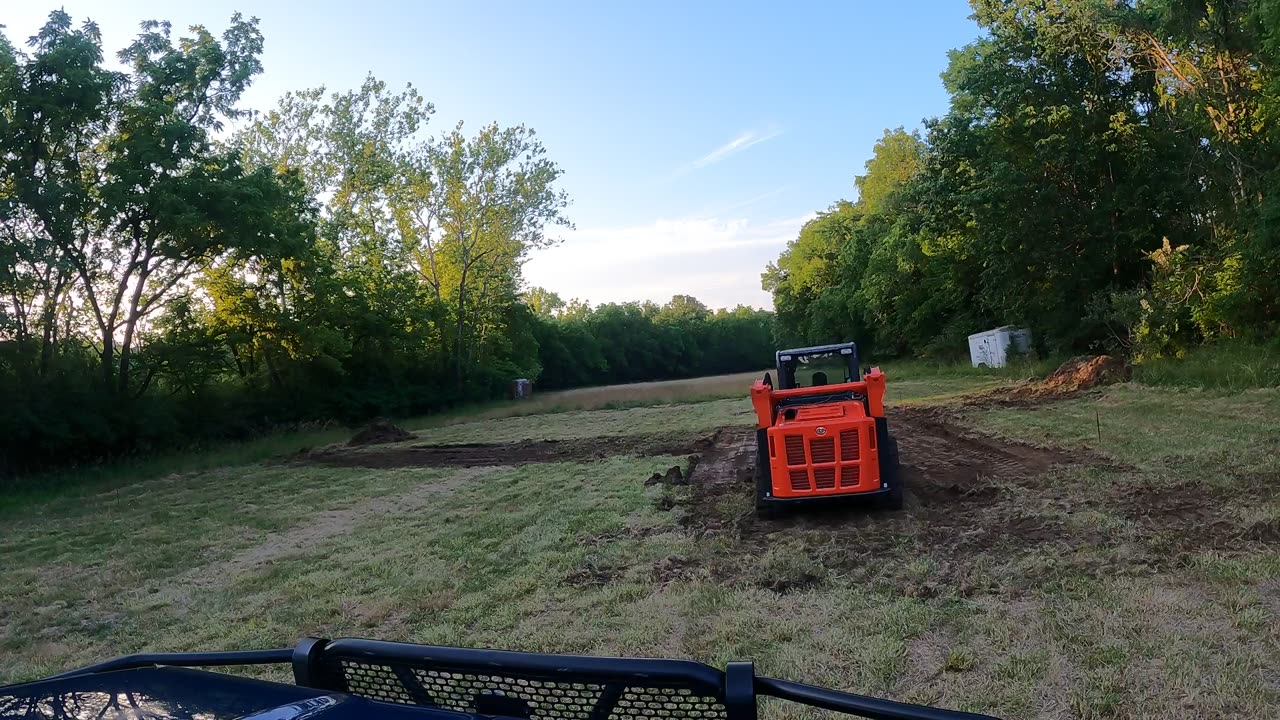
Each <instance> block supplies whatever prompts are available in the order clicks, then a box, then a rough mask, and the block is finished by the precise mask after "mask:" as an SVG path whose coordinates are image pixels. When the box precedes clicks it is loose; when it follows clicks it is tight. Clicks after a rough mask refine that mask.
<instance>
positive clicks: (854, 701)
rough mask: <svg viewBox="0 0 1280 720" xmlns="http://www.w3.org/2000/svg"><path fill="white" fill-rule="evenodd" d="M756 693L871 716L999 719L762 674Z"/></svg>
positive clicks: (908, 719) (913, 719)
mask: <svg viewBox="0 0 1280 720" xmlns="http://www.w3.org/2000/svg"><path fill="white" fill-rule="evenodd" d="M756 693H757V694H758V695H768V696H769V697H775V698H779V699H781V700H790V701H791V702H797V703H800V704H802V705H811V706H813V707H819V708H823V709H824V710H834V711H836V712H842V713H848V714H852V715H860V716H862V717H865V718H871V719H872V720H998V718H994V717H992V716H990V715H978V714H976V713H968V712H961V711H959V710H944V709H942V708H932V707H926V706H924V705H912V704H911V703H901V702H895V701H893V700H882V699H880V698H873V697H867V696H866V695H854V694H853V693H847V692H841V691H839V690H827V689H826V688H820V687H815V686H813V685H805V684H804V683H798V682H791V681H790V680H776V679H774V678H767V677H760V676H756Z"/></svg>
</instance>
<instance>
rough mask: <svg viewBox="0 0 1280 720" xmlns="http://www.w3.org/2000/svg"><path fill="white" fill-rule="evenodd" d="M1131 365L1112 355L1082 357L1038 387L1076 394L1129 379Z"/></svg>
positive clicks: (1065, 365) (1062, 367) (1062, 368)
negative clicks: (1079, 391)
mask: <svg viewBox="0 0 1280 720" xmlns="http://www.w3.org/2000/svg"><path fill="white" fill-rule="evenodd" d="M1129 376H1130V370H1129V365H1128V363H1126V362H1125V361H1124V360H1122V359H1121V358H1117V357H1113V356H1111V355H1093V356H1090V355H1081V356H1078V357H1073V358H1071V359H1070V360H1068V361H1066V362H1064V363H1062V365H1061V366H1060V367H1059V368H1058V369H1057V370H1054V371H1053V374H1052V375H1050V376H1049V377H1047V378H1045V379H1044V380H1042V381H1041V382H1039V383H1038V385H1039V386H1040V387H1042V388H1044V389H1046V390H1056V391H1058V392H1076V391H1078V390H1088V389H1089V388H1095V387H1098V386H1099V385H1111V384H1113V383H1119V382H1125V381H1127V380H1128V379H1129Z"/></svg>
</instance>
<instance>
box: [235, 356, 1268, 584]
mask: <svg viewBox="0 0 1280 720" xmlns="http://www.w3.org/2000/svg"><path fill="white" fill-rule="evenodd" d="M1116 363H1117V361H1113V360H1112V359H1110V358H1105V357H1101V358H1077V359H1076V360H1074V361H1072V362H1070V363H1067V364H1066V365H1064V366H1063V367H1062V368H1060V369H1059V371H1058V372H1057V373H1055V374H1054V375H1053V376H1051V377H1050V378H1049V379H1048V380H1046V381H1044V382H1042V383H1037V384H1033V385H1027V386H1023V387H1022V388H1017V389H1015V390H1013V391H1005V393H1006V395H1005V396H1003V397H1004V398H1005V399H1006V400H1007V401H1009V402H1017V403H1019V404H1034V403H1035V402H1037V401H1042V400H1044V399H1046V398H1048V397H1057V396H1060V394H1062V393H1074V392H1078V391H1081V390H1085V389H1088V388H1090V387H1093V386H1095V385H1096V384H1097V383H1101V382H1109V381H1111V380H1113V379H1116V378H1123V377H1124V375H1123V372H1124V371H1125V368H1123V366H1122V365H1117V364H1116ZM1018 393H1021V394H1018ZM969 411H973V407H972V406H969ZM889 421H890V428H891V431H892V433H893V434H894V436H895V437H896V438H897V440H898V445H899V449H900V453H901V458H902V470H901V472H902V476H903V478H904V479H905V482H906V486H907V498H906V507H905V508H904V509H903V510H902V511H899V512H886V511H883V510H879V509H876V508H874V507H871V506H870V505H869V504H868V503H865V502H858V501H857V500H856V499H850V500H846V501H835V502H832V503H831V504H830V505H829V506H825V507H809V508H806V509H804V510H803V511H800V512H794V513H790V514H786V515H783V516H782V517H780V518H774V519H769V520H763V519H760V518H757V517H756V515H755V513H754V510H753V507H752V496H753V493H754V485H753V482H752V475H753V467H754V463H755V433H754V430H753V429H752V428H750V427H742V426H736V427H726V428H720V429H718V430H716V431H714V432H710V433H706V434H703V435H701V436H697V437H692V438H691V437H689V436H688V435H675V434H654V435H633V436H604V437H594V438H577V439H570V440H526V441H520V442H512V443H470V444H454V445H426V444H418V445H411V444H403V443H402V444H399V445H392V446H382V447H373V448H366V447H360V448H347V447H330V448H325V449H321V450H317V451H313V452H310V453H307V454H305V455H302V456H300V458H299V461H301V462H309V463H315V464H322V465H333V466H346V467H373V468H393V467H489V466H500V465H520V464H527V463H546V462H590V461H594V460H601V459H605V458H609V457H615V456H637V457H652V456H686V457H687V458H688V462H687V465H686V466H685V467H684V468H682V467H681V466H678V465H677V466H673V467H671V468H670V469H668V470H666V471H665V472H658V473H654V474H653V475H652V476H650V477H649V478H647V479H644V478H636V481H637V482H644V483H645V484H646V485H659V486H662V487H663V490H662V491H661V492H659V493H657V494H656V495H655V497H654V504H655V507H656V508H657V509H658V510H660V511H664V512H665V511H672V510H676V509H677V508H680V509H681V510H682V512H681V514H680V518H681V520H680V521H681V523H682V524H683V526H684V528H685V530H686V531H688V532H690V533H692V534H694V535H695V536H708V535H711V536H718V537H720V538H722V539H723V538H729V539H730V540H731V541H732V542H731V544H730V550H729V551H728V552H727V553H723V554H721V555H719V556H716V557H707V558H703V557H699V558H692V559H689V558H672V559H671V560H670V562H666V563H663V564H661V565H660V566H658V567H655V568H654V569H653V576H654V578H655V580H656V581H657V582H659V583H664V584H665V583H669V582H672V581H674V580H677V579H680V578H682V577H685V576H687V575H689V574H690V573H691V572H693V571H694V566H695V564H699V567H698V570H697V572H699V573H704V574H706V575H709V576H710V577H713V578H716V579H718V580H719V581H724V582H743V583H748V584H751V585H754V586H756V587H761V588H765V589H769V590H772V591H774V592H778V593H789V592H799V591H803V590H805V589H807V588H809V587H812V586H814V585H817V584H820V583H822V582H824V581H825V577H824V576H822V575H820V574H818V573H824V572H825V573H836V574H846V575H851V576H855V577H858V578H863V579H865V580H867V581H870V582H875V581H877V580H880V579H886V580H891V581H892V582H894V584H895V586H896V587H898V588H899V590H901V591H902V592H904V593H905V594H907V595H911V596H922V597H929V596H932V595H936V594H939V593H941V592H943V591H947V592H960V593H962V594H971V593H985V592H997V591H999V592H1008V591H1009V586H1010V582H1011V578H1016V582H1014V584H1015V585H1017V586H1019V587H1022V588H1031V587H1034V585H1035V583H1036V579H1037V575H1038V574H1044V573H1051V572H1053V570H1052V568H1053V567H1059V568H1060V567H1061V566H1062V565H1067V566H1070V567H1073V568H1075V569H1078V570H1080V571H1083V572H1088V573H1109V574H1114V573H1130V574H1132V573H1137V574H1146V573H1151V572H1156V571H1159V570H1160V569H1162V568H1165V567H1168V566H1169V565H1171V564H1176V563H1178V562H1180V558H1181V557H1182V556H1183V555H1185V554H1186V553H1189V552H1198V551H1203V550H1205V549H1214V550H1221V551H1224V552H1228V551H1232V550H1234V549H1237V548H1238V547H1239V546H1240V545H1241V544H1257V543H1273V544H1280V527H1277V526H1276V525H1275V524H1274V523H1267V522H1257V523H1254V524H1253V525H1248V526H1246V525H1245V524H1244V523H1242V522H1241V521H1240V520H1239V518H1238V517H1237V516H1235V515H1232V514H1230V512H1229V511H1227V510H1225V509H1224V502H1225V501H1227V500H1234V501H1237V502H1238V501H1239V500H1240V499H1241V496H1240V495H1239V493H1237V496H1236V497H1233V498H1223V497H1217V496H1216V495H1215V492H1214V491H1213V490H1211V489H1210V488H1209V487H1207V486H1206V485H1204V484H1200V483H1196V482H1194V481H1187V482H1185V483H1183V484H1179V485H1176V486H1160V487H1155V486H1149V485H1142V484H1126V483H1123V482H1112V481H1110V480H1108V481H1103V482H1098V483H1094V484H1091V486H1090V487H1088V488H1085V487H1080V486H1079V485H1080V480H1079V478H1080V477H1081V474H1080V473H1079V472H1074V473H1064V472H1062V470H1063V469H1064V468H1069V467H1072V466H1076V467H1079V466H1090V467H1093V468H1095V469H1096V470H1097V471H1098V472H1099V473H1102V474H1103V475H1106V474H1108V473H1110V474H1111V477H1113V478H1114V477H1115V476H1116V474H1117V473H1122V472H1124V471H1126V470H1129V468H1122V467H1117V466H1115V465H1112V464H1109V463H1108V462H1107V461H1105V460H1102V459H1101V458H1098V457H1096V456H1092V455H1090V454H1089V453H1088V452H1087V451H1083V450H1076V451H1073V450H1066V449H1054V448H1044V447H1036V446H1031V445H1023V444H1018V443H1012V442H1007V441H1004V440H1000V439H997V438H993V437H989V436H985V435H981V434H978V433H974V432H973V431H972V430H971V429H970V428H969V427H967V426H966V425H965V423H964V422H963V421H962V420H961V419H960V418H959V416H957V415H956V414H955V411H954V410H949V409H946V408H911V407H908V408H895V409H892V410H891V411H890V415H889ZM392 427H393V428H394V426H392ZM384 435H387V436H390V433H384ZM373 442H379V441H377V440H374V441H373ZM1276 481H1277V479H1276V478H1266V479H1260V480H1259V481H1258V482H1257V483H1245V484H1244V485H1243V487H1244V488H1245V489H1244V490H1243V491H1242V492H1243V493H1244V494H1245V495H1249V496H1250V497H1252V496H1256V497H1257V498H1258V499H1259V500H1261V499H1263V498H1264V496H1268V493H1269V492H1270V490H1267V488H1274V487H1275V486H1276V485H1277V482H1276ZM685 486H687V487H685ZM668 488H669V489H668ZM607 541H608V539H606V538H602V539H601V542H607ZM779 542H786V543H790V544H791V545H793V546H795V547H798V548H799V552H802V553H804V554H806V555H807V560H808V561H809V562H810V563H816V565H815V567H818V571H817V573H806V572H800V570H799V569H798V568H787V569H783V570H779V571H778V572H779V576H778V577H773V576H772V575H771V574H770V571H764V570H762V569H761V567H760V564H759V563H758V562H757V559H758V558H759V557H761V555H762V554H763V553H766V552H768V551H769V549H770V548H771V547H773V546H775V545H777V544H778V543H779ZM249 560H250V561H251V562H252V561H255V560H257V559H256V558H250V559H249ZM921 560H924V561H927V562H928V565H927V567H928V568H929V572H928V576H927V577H923V578H921V577H914V576H910V577H908V576H906V575H910V573H908V572H907V571H906V570H904V568H908V567H909V566H912V565H913V564H914V565H915V566H917V567H918V566H919V562H917V561H921ZM993 567H995V568H997V570H993ZM618 572H619V571H618V569H617V568H609V567H584V568H581V569H579V570H578V571H575V572H574V573H573V574H572V575H570V576H569V577H566V578H564V582H565V583H566V584H568V585H573V586H593V585H599V584H604V583H607V582H608V581H609V580H611V579H612V578H613V577H615V576H616V574H617V573H618ZM797 573H798V574H797Z"/></svg>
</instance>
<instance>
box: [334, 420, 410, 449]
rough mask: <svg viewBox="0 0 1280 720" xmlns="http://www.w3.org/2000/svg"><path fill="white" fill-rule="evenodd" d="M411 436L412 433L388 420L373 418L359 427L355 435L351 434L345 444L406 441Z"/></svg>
mask: <svg viewBox="0 0 1280 720" xmlns="http://www.w3.org/2000/svg"><path fill="white" fill-rule="evenodd" d="M413 438H414V434H413V433H411V432H409V431H408V430H405V429H404V428H401V427H397V426H395V425H392V424H391V421H389V420H374V421H373V422H371V423H369V424H368V425H365V426H364V427H363V428H360V430H359V431H358V432H357V433H356V434H355V435H352V436H351V439H350V440H348V441H347V446H348V447H361V446H364V445H385V444H387V443H398V442H406V441H408V440H412V439H413Z"/></svg>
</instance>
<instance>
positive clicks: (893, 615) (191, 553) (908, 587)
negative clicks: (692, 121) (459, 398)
mask: <svg viewBox="0 0 1280 720" xmlns="http://www.w3.org/2000/svg"><path fill="white" fill-rule="evenodd" d="M897 376H898V377H899V378H900V380H894V379H893V378H894V377H895V375H894V373H893V371H892V369H890V377H891V395H892V397H891V400H892V401H893V402H894V407H893V410H892V413H893V415H891V417H893V418H895V419H893V420H891V422H893V423H895V427H896V428H898V432H899V434H900V437H901V439H902V443H903V462H904V464H906V465H907V466H908V467H909V469H910V473H909V475H910V477H911V479H912V482H913V485H912V490H911V491H910V492H909V494H908V506H907V509H906V510H904V511H902V512H901V513H893V514H884V513H878V512H875V511H871V510H868V509H865V508H857V507H853V508H844V509H841V510H839V511H837V512H828V513H820V514H817V515H815V516H812V517H810V516H803V517H795V518H787V519H784V520H781V521H773V522H764V521H757V520H755V519H754V518H753V517H751V515H750V513H749V504H750V498H749V490H748V488H747V487H746V486H745V485H742V484H740V483H739V484H735V483H734V482H733V481H732V480H733V478H732V477H729V482H728V483H727V484H723V485H714V486H700V485H699V481H698V479H699V477H700V475H699V473H702V472H704V470H701V469H699V470H695V471H694V476H693V477H694V483H693V485H692V486H689V487H670V486H667V485H663V484H653V485H646V483H645V480H646V479H647V478H649V477H650V476H651V475H652V474H654V473H661V472H664V471H665V470H666V469H667V468H670V467H672V466H684V465H685V464H686V463H687V453H686V452H685V450H684V449H683V446H682V443H684V444H693V445H696V444H697V442H696V441H697V440H698V439H700V438H708V437H711V436H712V434H713V433H716V431H717V430H720V432H719V434H717V435H715V437H716V438H718V440H717V442H721V441H722V440H723V438H725V437H728V436H730V435H732V434H734V433H742V430H741V429H744V428H748V427H749V426H750V425H751V423H752V422H753V420H754V418H753V415H752V413H751V409H750V405H749V403H748V402H747V400H746V398H745V392H744V391H743V389H742V386H743V384H744V382H745V381H749V379H750V378H749V376H729V377H726V378H721V379H713V380H710V381H706V382H703V383H699V382H694V381H680V383H681V384H679V385H674V386H673V385H671V384H668V385H667V386H665V387H664V386H661V384H644V385H635V386H622V387H621V388H620V389H617V390H614V391H609V390H599V389H598V390H593V391H571V392H569V393H562V394H559V396H557V397H554V398H553V396H552V395H551V394H546V395H543V396H542V398H540V399H538V400H536V401H535V402H541V403H545V404H543V405H536V406H531V405H529V404H528V403H526V404H521V405H513V406H506V407H497V408H485V409H483V410H481V411H480V412H479V413H477V414H475V415H472V416H452V417H448V418H433V419H429V420H424V421H420V422H417V423H410V424H409V426H410V427H412V428H414V429H416V430H417V433H416V434H417V436H418V437H417V438H415V440H413V441H411V442H408V443H402V444H398V445H390V446H373V447H367V448H360V449H355V450H350V451H347V450H333V451H332V452H333V453H336V455H334V457H348V458H350V457H354V458H356V462H357V463H363V465H359V464H358V465H356V466H338V465H334V464H327V463H326V462H321V461H320V459H322V458H324V457H330V456H326V455H317V454H316V453H301V454H299V453H297V452H296V450H297V449H298V448H299V447H303V446H315V445H318V444H321V442H334V441H335V440H337V439H338V437H336V436H335V435H336V433H335V432H334V431H325V432H324V433H321V434H318V435H314V436H312V438H311V439H309V440H308V439H307V438H295V439H294V440H293V441H291V442H289V443H287V444H285V445H282V446H279V447H276V448H275V450H276V451H277V453H276V454H274V457H270V458H267V459H264V457H266V456H267V455H268V454H271V453H265V452H263V453H261V454H256V453H255V454H250V455H240V456H236V455H228V454H223V455H220V456H215V455H207V456H204V459H202V460H191V461H189V462H190V465H187V466H179V467H178V469H177V471H176V472H169V473H167V474H163V475H158V476H157V475H154V474H142V475H140V476H139V477H141V478H143V479H137V478H131V480H133V481H131V482H127V483H126V482H113V483H112V484H111V486H110V488H109V489H107V490H103V491H97V492H92V493H88V494H86V493H85V492H77V493H70V492H68V493H61V494H55V495H43V496H31V497H28V498H26V499H24V500H22V501H21V502H11V503H10V504H9V505H7V506H5V507H4V508H3V509H0V523H2V524H3V527H4V531H3V533H2V534H0V656H2V657H4V658H5V662H4V663H2V664H0V683H2V682H8V681H15V680H22V679H28V678H33V677H37V676H40V675H45V674H49V673H52V672H55V671H59V670H63V669H66V668H69V667H72V666H75V665H79V664H84V663H88V662H92V661H94V660H99V659H102V658H105V657H107V656H111V655H117V654H122V653H126V652H134V651H139V650H144V649H152V650H194V649H221V648H239V647H266V646H277V645H287V644H291V643H292V642H293V641H295V640H296V639H297V638H298V637H301V636H302V635H306V634H319V635H327V636H341V635H356V636H367V637H377V638H385V639H396V640H409V641H417V642H427V643H440V644H459V645H472V646H489V647H506V648H516V649H526V650H541V651H562V652H578V653H589V654H633V655H653V656H671V657H686V658H694V659H699V660H704V661H708V662H713V663H723V662H724V661H727V660H730V659H741V658H751V659H754V660H756V662H757V665H758V667H759V669H760V671H761V672H764V673H767V674H773V675H776V676H782V677H787V678H791V679H796V680H802V681H806V682H814V683H819V684H825V685H829V686H833V687H840V688H845V689H850V690H856V691H861V692H869V693H876V694H882V695H888V696H892V697H896V698H899V699H906V700H913V701H921V702H929V703H939V704H942V705H944V706H950V707H957V708H963V709H969V710H978V711H985V712H991V713H995V714H998V715H1004V716H1007V717H1048V718H1103V717H1115V718H1139V717H1198V718H1210V717H1223V718H1225V717H1270V716H1275V715H1277V714H1278V713H1280V685H1278V684H1277V682H1276V678H1277V677H1280V629H1278V628H1280V623H1277V622H1276V621H1277V613H1280V554H1278V553H1277V549H1278V548H1280V493H1277V490H1276V488H1277V480H1280V477H1277V471H1276V464H1275V462H1274V458H1275V456H1276V453H1277V451H1280V391H1277V390H1274V389H1271V390H1250V391H1245V392H1235V393H1229V392H1225V391H1203V390H1182V389H1173V388H1150V387H1144V386H1139V385H1132V384H1127V385H1119V386H1113V387H1111V388H1108V389H1106V390H1105V391H1098V392H1094V393H1090V394H1085V395H1079V396H1075V397H1072V398H1068V399H1063V400H1059V401H1054V402H1043V403H1040V404H1034V405H1033V404H1028V403H1025V402H1024V403H1003V404H1002V403H999V402H975V401H974V400H973V399H972V397H971V396H970V397H964V395H965V393H974V392H979V391H989V390H991V389H993V388H998V387H999V386H1000V385H1002V384H1004V383H1007V382H1009V381H1010V380H1011V379H1013V378H1015V377H1016V376H1017V374H1016V373H1014V374H1004V375H999V376H993V375H990V374H984V373H969V372H957V373H941V372H937V373H931V372H929V370H928V368H924V367H916V368H904V369H903V371H902V372H900V373H898V374H897ZM716 396H727V397H723V398H722V399H707V398H712V397H716ZM682 399H684V400H683V402H680V401H681V400H682ZM958 399H965V400H966V402H957V400H958ZM693 400H696V402H694V401H693ZM655 402H661V403H664V404H658V405H653V404H652V403H655ZM672 403H679V404H672ZM631 406H635V407H631ZM535 408H540V409H541V410H542V411H543V412H541V413H539V414H535V413H533V412H532V411H533V410H534V409H535ZM724 428H727V429H724ZM970 434H973V436H972V437H969V435H970ZM597 438H598V440H596V439H597ZM544 440H556V441H559V442H560V443H561V444H560V445H558V446H556V447H559V448H561V455H562V456H563V459H561V460H560V461H553V462H537V463H534V462H526V463H525V464H522V465H503V464H482V465H480V466H472V467H464V466H461V465H462V464H461V463H460V464H453V465H449V464H445V465H443V466H440V465H437V466H430V465H428V464H423V463H421V462H418V461H416V460H415V459H414V458H416V457H417V455H415V453H419V454H420V453H421V452H422V450H421V449H417V448H415V447H414V446H415V445H422V444H433V445H438V444H452V443H504V444H505V445H500V446H496V447H493V448H491V449H490V450H488V451H487V452H491V453H492V454H493V455H494V456H497V457H505V456H506V455H505V454H506V453H510V457H512V458H513V459H515V460H518V459H519V458H520V457H521V455H520V453H521V452H523V451H528V450H529V449H531V448H532V449H537V448H538V447H540V446H539V443H541V441H544ZM317 441H321V442H317ZM594 445H598V446H599V447H602V448H608V451H607V452H598V453H592V452H591V448H592V447H593V446H594ZM664 448H665V449H664ZM279 452H285V453H286V454H284V455H280V454H278V453H279ZM654 452H657V453H658V454H656V455H655V454H653V453H654ZM366 460H368V461H369V462H367V463H366V462H365V461H366ZM217 461H222V464H218V462H217ZM702 467H703V465H702V464H700V465H699V468H702ZM708 467H709V465H708ZM727 477H728V476H727ZM117 479H125V478H117ZM771 710H773V711H774V713H775V715H776V716H783V717H785V716H788V715H789V713H788V711H787V710H786V709H783V708H771Z"/></svg>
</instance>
